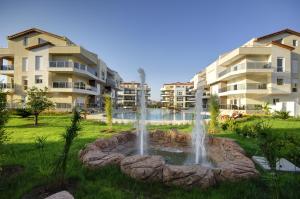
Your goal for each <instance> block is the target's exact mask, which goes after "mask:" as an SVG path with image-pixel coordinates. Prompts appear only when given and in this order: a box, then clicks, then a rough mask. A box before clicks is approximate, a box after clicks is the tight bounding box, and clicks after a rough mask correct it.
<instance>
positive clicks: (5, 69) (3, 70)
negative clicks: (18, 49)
mask: <svg viewBox="0 0 300 199" xmlns="http://www.w3.org/2000/svg"><path fill="white" fill-rule="evenodd" d="M0 74H1V75H14V66H13V65H1V66H0Z"/></svg>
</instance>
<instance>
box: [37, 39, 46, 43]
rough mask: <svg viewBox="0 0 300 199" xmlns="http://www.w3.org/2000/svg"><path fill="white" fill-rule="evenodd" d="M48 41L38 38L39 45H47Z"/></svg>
mask: <svg viewBox="0 0 300 199" xmlns="http://www.w3.org/2000/svg"><path fill="white" fill-rule="evenodd" d="M45 42H46V41H45V40H43V39H42V38H38V43H39V44H42V43H45Z"/></svg>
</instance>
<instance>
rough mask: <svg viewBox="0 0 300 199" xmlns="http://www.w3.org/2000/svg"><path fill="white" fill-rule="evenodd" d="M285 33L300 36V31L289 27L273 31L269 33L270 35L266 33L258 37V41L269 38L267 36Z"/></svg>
mask: <svg viewBox="0 0 300 199" xmlns="http://www.w3.org/2000/svg"><path fill="white" fill-rule="evenodd" d="M283 33H288V34H291V35H296V36H299V37H300V32H297V31H294V30H291V29H288V28H287V29H284V30H280V31H278V32H274V33H271V34H268V35H264V36H261V37H258V38H257V39H256V41H259V40H263V39H267V38H270V37H274V36H276V35H280V34H283Z"/></svg>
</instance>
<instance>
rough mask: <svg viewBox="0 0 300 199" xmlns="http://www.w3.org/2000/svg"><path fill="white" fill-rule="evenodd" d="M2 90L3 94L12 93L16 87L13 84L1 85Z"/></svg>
mask: <svg viewBox="0 0 300 199" xmlns="http://www.w3.org/2000/svg"><path fill="white" fill-rule="evenodd" d="M0 89H1V90H2V91H3V92H9V93H12V92H14V90H15V85H14V84H11V83H0Z"/></svg>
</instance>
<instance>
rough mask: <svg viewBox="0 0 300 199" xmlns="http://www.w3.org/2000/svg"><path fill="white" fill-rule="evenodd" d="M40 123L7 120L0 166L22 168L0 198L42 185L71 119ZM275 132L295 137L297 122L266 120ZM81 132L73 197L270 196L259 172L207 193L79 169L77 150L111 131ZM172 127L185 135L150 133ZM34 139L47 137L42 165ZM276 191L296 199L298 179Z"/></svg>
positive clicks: (249, 143) (284, 178) (252, 145)
mask: <svg viewBox="0 0 300 199" xmlns="http://www.w3.org/2000/svg"><path fill="white" fill-rule="evenodd" d="M39 122H40V125H39V126H38V127H34V126H33V119H32V118H28V119H21V118H17V117H12V118H10V120H9V121H8V123H7V125H6V131H7V132H9V137H10V140H9V142H8V143H7V144H6V145H5V146H4V151H3V152H4V154H5V155H4V156H2V157H1V164H3V165H9V164H21V165H24V167H25V171H24V172H23V173H22V174H21V175H19V176H17V177H11V178H9V179H2V180H1V182H0V198H7V199H10V198H21V197H22V195H24V193H27V192H29V191H30V190H32V188H34V187H35V186H38V185H42V184H45V183H47V182H48V181H47V180H49V178H47V175H48V174H49V171H48V170H47V169H49V167H50V166H51V163H52V162H54V160H55V158H56V157H57V154H58V153H59V152H60V151H61V150H62V147H63V143H62V138H61V134H62V133H63V132H64V131H65V128H66V126H67V125H69V123H70V116H41V117H40V121H39ZM270 122H272V126H273V129H274V131H276V132H278V133H282V132H287V133H289V134H293V135H295V136H298V138H299V139H300V122H299V121H292V120H288V121H283V120H271V121H270ZM81 127H82V129H81V131H80V133H79V136H78V137H77V138H76V139H75V141H74V144H73V146H72V147H71V152H70V159H69V165H68V172H67V176H68V177H69V178H72V179H77V180H78V182H79V184H78V187H77V189H76V190H75V192H74V196H75V198H84V199H85V198H87V199H92V198H94V199H98V198H172V199H174V198H193V199H194V198H270V197H271V191H270V188H269V186H268V182H267V181H266V180H264V179H265V178H266V177H267V176H268V173H264V172H262V177H261V178H260V179H255V180H248V181H242V182H238V183H222V184H220V185H218V186H216V187H213V188H209V189H207V190H200V189H196V188H195V189H192V190H184V189H182V188H178V187H167V186H164V185H162V184H160V183H142V182H137V181H135V180H133V179H131V178H129V177H127V176H125V175H124V174H122V173H121V172H120V170H119V168H117V167H106V168H103V169H98V170H94V171H90V170H87V169H85V168H83V167H82V165H81V163H80V162H79V161H78V151H79V150H80V149H81V148H82V147H83V146H84V145H85V144H86V143H89V142H92V141H94V140H95V139H97V138H103V137H110V136H112V135H113V133H109V132H107V131H106V129H107V127H106V126H105V125H104V124H101V123H99V122H93V121H82V122H81ZM132 128H133V125H130V124H128V125H124V124H118V125H113V130H114V132H115V133H117V132H119V131H123V130H130V129H132ZM172 128H177V129H178V130H179V131H183V132H190V131H191V129H192V127H191V126H190V125H182V126H167V125H164V126H150V127H149V129H150V130H155V129H161V130H169V129H172ZM38 136H44V137H46V138H47V144H46V147H45V157H46V160H47V162H46V165H45V166H43V167H41V158H40V157H41V156H40V153H39V151H38V150H37V149H36V146H35V139H36V138H37V137H38ZM218 136H223V137H231V138H234V139H236V140H237V141H238V143H240V145H241V146H242V147H243V148H244V149H245V150H246V152H247V153H248V154H249V155H253V154H260V151H259V149H258V146H257V144H256V140H255V139H250V138H244V137H241V136H237V135H236V134H233V133H231V132H226V133H223V134H220V135H218ZM280 184H281V186H280V188H281V190H282V191H283V192H284V193H285V197H284V198H297V197H299V195H300V190H299V187H300V177H299V175H295V174H281V175H280Z"/></svg>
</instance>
